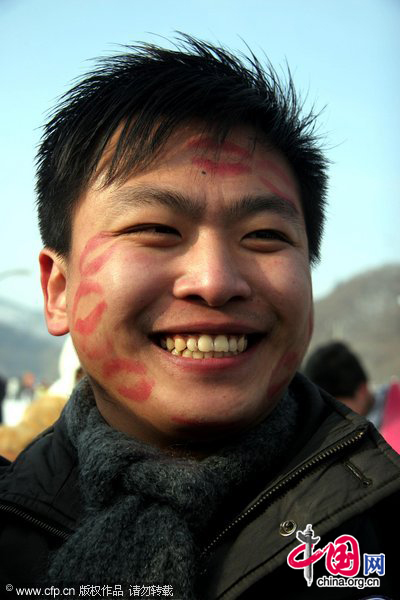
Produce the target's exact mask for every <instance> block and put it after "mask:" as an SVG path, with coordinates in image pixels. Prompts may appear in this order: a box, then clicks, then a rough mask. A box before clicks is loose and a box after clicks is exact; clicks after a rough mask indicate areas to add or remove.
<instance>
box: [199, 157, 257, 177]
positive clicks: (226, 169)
mask: <svg viewBox="0 0 400 600" xmlns="http://www.w3.org/2000/svg"><path fill="white" fill-rule="evenodd" d="M192 165H195V166H196V167H199V168H201V169H206V170H207V171H209V172H210V173H211V174H212V175H222V176H224V175H242V174H243V173H251V168H250V167H249V166H248V165H244V164H243V163H230V162H218V161H215V160H211V159H209V158H193V159H192Z"/></svg>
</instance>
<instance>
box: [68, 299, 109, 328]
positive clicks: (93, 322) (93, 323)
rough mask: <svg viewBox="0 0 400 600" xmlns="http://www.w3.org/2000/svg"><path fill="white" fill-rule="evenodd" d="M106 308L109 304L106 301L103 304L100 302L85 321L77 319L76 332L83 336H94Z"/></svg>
mask: <svg viewBox="0 0 400 600" xmlns="http://www.w3.org/2000/svg"><path fill="white" fill-rule="evenodd" d="M106 308H107V303H106V302H105V301H104V300H103V302H99V304H98V305H97V306H95V307H94V309H93V310H92V311H91V312H90V313H89V314H88V316H87V317H85V318H84V319H77V321H76V323H75V330H76V331H78V332H79V333H80V334H82V335H90V334H92V333H93V332H94V331H95V329H96V327H97V325H98V324H99V322H100V319H101V317H102V314H103V312H104V311H105V309H106Z"/></svg>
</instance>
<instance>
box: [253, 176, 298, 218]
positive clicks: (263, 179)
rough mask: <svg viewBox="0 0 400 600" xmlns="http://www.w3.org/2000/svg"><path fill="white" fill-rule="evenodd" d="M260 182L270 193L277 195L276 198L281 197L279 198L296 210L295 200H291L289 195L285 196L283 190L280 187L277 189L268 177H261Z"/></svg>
mask: <svg viewBox="0 0 400 600" xmlns="http://www.w3.org/2000/svg"><path fill="white" fill-rule="evenodd" d="M259 180H260V181H261V183H262V184H263V185H264V186H265V187H266V188H267V189H268V190H269V191H270V192H272V193H273V194H275V196H279V198H282V200H285V201H286V202H289V203H290V204H291V205H292V206H294V208H296V202H295V200H294V198H291V197H289V196H288V195H287V194H284V193H283V192H282V190H281V189H280V188H279V187H277V186H276V185H274V184H273V183H272V181H270V180H269V179H267V177H263V175H260V176H259ZM296 210H297V209H296Z"/></svg>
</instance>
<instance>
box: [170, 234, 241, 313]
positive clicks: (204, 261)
mask: <svg viewBox="0 0 400 600" xmlns="http://www.w3.org/2000/svg"><path fill="white" fill-rule="evenodd" d="M181 259H182V268H181V271H180V275H179V276H178V277H177V278H176V280H175V282H174V288H173V293H174V296H175V297H176V298H179V299H189V300H200V301H202V302H203V303H206V304H207V305H208V306H212V307H219V306H223V305H224V304H226V303H227V302H229V301H230V300H233V299H241V300H244V299H247V298H249V297H250V296H251V294H252V292H251V287H250V284H249V281H248V279H247V277H246V274H245V271H244V270H243V265H241V266H242V269H241V268H240V266H239V264H238V263H239V259H238V257H237V255H236V253H235V252H234V251H232V248H231V247H230V245H229V244H228V243H227V241H226V240H224V239H221V238H220V237H219V236H218V235H217V234H213V233H210V234H206V233H204V234H202V235H199V237H198V239H197V241H196V243H195V244H193V245H192V246H191V247H190V249H189V250H188V251H187V252H186V253H185V254H184V255H182V256H181Z"/></svg>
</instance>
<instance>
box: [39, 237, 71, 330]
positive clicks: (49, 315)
mask: <svg viewBox="0 0 400 600" xmlns="http://www.w3.org/2000/svg"><path fill="white" fill-rule="evenodd" d="M39 264H40V281H41V284H42V291H43V297H44V311H45V317H46V323H47V329H48V330H49V333H51V335H64V334H66V333H68V332H69V326H68V315H67V300H66V284H67V279H66V264H65V259H64V258H62V257H60V256H59V255H58V254H57V253H56V252H54V251H53V250H50V249H49V248H44V249H43V250H42V251H41V253H40V255H39Z"/></svg>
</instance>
